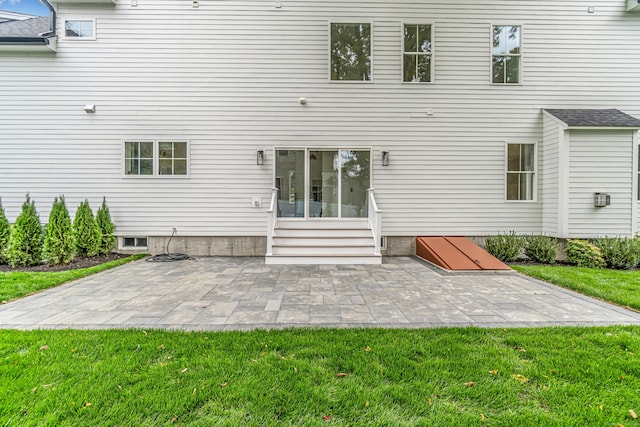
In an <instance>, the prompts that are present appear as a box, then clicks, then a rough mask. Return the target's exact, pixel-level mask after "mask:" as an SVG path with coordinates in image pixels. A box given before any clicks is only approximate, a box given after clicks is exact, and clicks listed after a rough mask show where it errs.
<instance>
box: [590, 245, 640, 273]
mask: <svg viewBox="0 0 640 427" xmlns="http://www.w3.org/2000/svg"><path fill="white" fill-rule="evenodd" d="M593 243H594V244H595V245H596V246H597V247H598V249H600V252H602V256H603V258H604V261H605V262H606V263H607V267H609V268H615V269H617V270H626V269H629V268H634V267H635V266H637V265H638V260H639V259H640V245H639V244H638V239H637V238H636V239H626V238H623V237H618V238H615V237H605V238H602V239H596V240H595V241H594V242H593Z"/></svg>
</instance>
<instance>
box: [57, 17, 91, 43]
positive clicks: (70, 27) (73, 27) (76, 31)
mask: <svg viewBox="0 0 640 427" xmlns="http://www.w3.org/2000/svg"><path fill="white" fill-rule="evenodd" d="M64 37H65V38H68V39H83V40H95V39H96V21H95V20H94V19H67V20H65V21H64Z"/></svg>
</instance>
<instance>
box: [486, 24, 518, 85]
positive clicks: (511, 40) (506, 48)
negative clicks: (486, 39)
mask: <svg viewBox="0 0 640 427" xmlns="http://www.w3.org/2000/svg"><path fill="white" fill-rule="evenodd" d="M492 34H493V43H492V46H493V47H492V64H493V65H492V77H491V78H492V79H491V81H492V82H493V83H499V84H517V83H520V74H521V68H522V65H521V62H522V61H521V27H520V26H519V25H494V26H493V31H492Z"/></svg>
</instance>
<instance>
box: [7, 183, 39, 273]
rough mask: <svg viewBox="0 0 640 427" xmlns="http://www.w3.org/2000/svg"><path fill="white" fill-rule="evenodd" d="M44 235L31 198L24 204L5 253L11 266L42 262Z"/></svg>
mask: <svg viewBox="0 0 640 427" xmlns="http://www.w3.org/2000/svg"><path fill="white" fill-rule="evenodd" d="M43 240H44V236H43V233H42V225H41V224H40V218H39V217H38V212H37V211H36V206H35V203H34V202H33V201H32V200H31V199H30V198H29V195H28V194H27V198H26V200H25V202H24V203H23V204H22V212H21V213H20V215H19V216H18V218H17V219H16V223H15V225H14V227H13V231H12V232H11V237H10V238H9V247H8V249H7V252H6V254H5V257H6V259H7V262H8V263H9V265H10V266H11V267H18V266H31V265H37V264H40V261H41V260H42V244H43Z"/></svg>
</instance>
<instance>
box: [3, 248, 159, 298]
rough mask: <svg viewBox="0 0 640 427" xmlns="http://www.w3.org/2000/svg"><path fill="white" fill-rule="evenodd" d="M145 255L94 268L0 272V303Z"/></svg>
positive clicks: (121, 259)
mask: <svg viewBox="0 0 640 427" xmlns="http://www.w3.org/2000/svg"><path fill="white" fill-rule="evenodd" d="M145 256H146V255H132V256H130V257H126V258H120V259H117V260H114V261H110V262H106V263H104V264H100V265H96V266H94V267H88V268H80V269H77V270H67V271H58V272H51V273H49V272H46V273H45V272H0V302H2V301H11V300H13V299H16V298H20V297H23V296H25V295H29V294H32V293H34V292H38V291H41V290H43V289H47V288H52V287H54V286H58V285H61V284H63V283H66V282H69V281H71V280H76V279H80V278H82V277H86V276H89V275H91V274H95V273H99V272H101V271H104V270H108V269H110V268H113V267H117V266H119V265H122V264H126V263H128V262H131V261H135V260H138V259H140V258H144V257H145Z"/></svg>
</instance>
